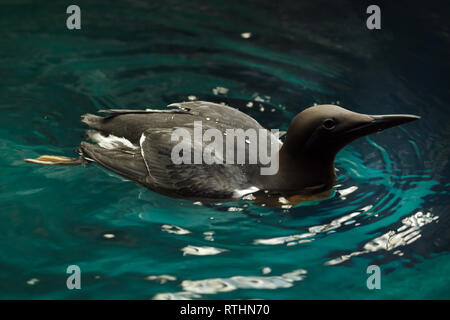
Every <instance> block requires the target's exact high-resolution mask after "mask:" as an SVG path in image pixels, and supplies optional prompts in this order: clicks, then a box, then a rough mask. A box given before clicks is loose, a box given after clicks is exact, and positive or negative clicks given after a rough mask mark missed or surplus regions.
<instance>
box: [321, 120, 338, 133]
mask: <svg viewBox="0 0 450 320" xmlns="http://www.w3.org/2000/svg"><path fill="white" fill-rule="evenodd" d="M322 126H323V127H324V128H325V129H327V130H333V129H334V127H335V126H336V123H335V122H334V120H333V119H326V120H325V121H324V122H323V123H322Z"/></svg>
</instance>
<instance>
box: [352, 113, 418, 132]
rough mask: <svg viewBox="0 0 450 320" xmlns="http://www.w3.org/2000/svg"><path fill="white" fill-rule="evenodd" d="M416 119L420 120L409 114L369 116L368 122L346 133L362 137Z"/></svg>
mask: <svg viewBox="0 0 450 320" xmlns="http://www.w3.org/2000/svg"><path fill="white" fill-rule="evenodd" d="M418 119H420V117H419V116H415V115H411V114H387V115H370V116H369V119H368V121H365V123H363V124H360V125H358V126H356V127H353V128H351V129H350V130H348V131H347V133H350V134H352V135H355V136H359V137H362V136H365V135H367V134H371V133H374V132H377V131H382V130H385V129H388V128H392V127H395V126H399V125H401V124H405V123H408V122H411V121H414V120H418Z"/></svg>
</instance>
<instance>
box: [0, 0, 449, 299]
mask: <svg viewBox="0 0 450 320" xmlns="http://www.w3.org/2000/svg"><path fill="white" fill-rule="evenodd" d="M330 2H331V1H327V2H324V1H314V2H306V1H255V0H254V1H246V2H245V3H244V2H243V1H234V0H233V1H215V0H214V1H192V0H191V1H164V2H162V1H148V2H147V1H121V2H118V3H114V4H112V3H110V2H109V1H96V2H95V3H96V4H93V1H77V4H78V5H79V6H80V7H81V11H82V29H81V30H79V31H69V30H67V29H66V26H65V19H66V16H67V15H66V13H65V11H66V7H67V5H68V4H69V3H64V2H63V1H59V2H56V3H52V4H51V3H50V2H45V1H41V2H32V1H25V0H23V1H6V2H5V1H2V4H1V10H0V17H1V18H0V48H1V49H0V75H1V78H0V97H1V99H0V111H1V117H0V155H1V157H0V168H1V175H0V179H1V180H0V188H1V189H0V191H1V193H0V209H1V210H0V219H1V223H0V249H1V251H0V298H26V299H28V298H32V299H53V298H56V299H65V298H106V299H115V298H138V299H150V298H182V297H184V298H194V299H195V298H203V299H210V298H212V299H215V298H219V299H221V298H229V299H236V298H263V299H309V298H327V299H328V298H330V299H333V298H339V299H372V298H375V299H379V298H388V299H390V298H395V299H405V298H413V299H414V298H427V299H429V298H437V299H439V298H447V299H448V298H450V290H449V284H450V256H449V255H448V252H449V244H450V241H449V240H450V233H449V227H450V218H449V208H450V205H449V204H450V203H449V186H450V184H449V177H450V170H449V162H448V159H449V156H450V148H449V138H450V115H449V108H448V105H447V103H448V102H449V98H450V90H449V83H450V61H449V57H450V49H449V48H450V34H449V22H448V12H449V11H448V9H449V8H448V5H446V2H444V1H442V2H429V1H427V3H426V4H424V3H419V4H414V3H411V2H407V3H406V2H405V3H400V2H395V4H394V3H392V1H391V3H390V4H383V3H381V4H380V6H381V9H382V30H380V31H369V30H368V29H367V28H366V27H365V19H366V17H367V15H366V14H365V9H366V7H367V5H368V4H370V3H364V2H361V3H359V2H349V1H342V2H340V3H339V4H338V3H334V4H331V3H330ZM275 3H276V4H275ZM243 33H244V35H242V34H243ZM245 33H251V34H249V35H246V34H245ZM248 36H249V37H248ZM222 88H226V89H222ZM188 99H202V100H209V101H216V102H226V103H228V104H230V105H232V106H235V107H237V108H240V109H241V110H243V111H244V112H246V113H248V114H250V115H252V116H253V117H255V118H256V119H257V120H258V121H260V123H262V124H263V125H264V126H266V127H268V128H279V129H281V130H283V129H286V128H287V126H288V124H289V121H290V119H291V118H292V116H293V115H295V114H296V113H298V112H299V111H301V110H302V109H303V108H305V107H307V106H310V105H313V104H314V103H318V104H322V103H336V104H339V105H341V106H344V107H346V108H349V109H351V110H354V111H358V112H363V113H369V114H374V113H378V114H382V113H412V114H417V115H420V116H422V120H420V121H416V122H414V123H411V124H408V125H406V126H404V127H400V128H394V129H391V130H389V131H385V132H382V133H379V134H376V135H372V136H370V137H369V138H364V139H360V140H359V141H356V142H354V143H353V144H352V145H350V146H348V147H346V148H345V149H344V150H343V151H342V152H341V153H339V155H338V157H337V163H336V165H337V168H338V169H339V179H338V181H337V184H338V186H337V188H336V190H337V191H336V193H335V194H334V195H333V196H332V197H331V198H329V199H327V200H323V201H321V202H319V203H306V204H304V205H301V206H299V207H296V208H280V209H269V208H265V207H258V206H255V205H253V204H252V203H250V202H248V201H240V202H235V203H222V204H212V205H203V204H201V203H193V202H191V201H185V200H175V199H171V198H167V197H164V196H161V195H158V194H155V193H153V192H151V191H149V190H146V189H144V188H141V187H139V186H137V185H135V184H134V183H132V182H129V181H124V180H123V179H121V178H119V177H117V176H115V175H114V174H112V173H110V172H108V171H106V170H104V169H102V168H100V167H99V166H95V165H90V166H86V167H46V166H42V167H41V166H35V165H31V164H27V163H24V162H23V161H22V159H23V158H26V157H37V156H39V155H41V154H57V155H66V156H74V155H75V153H74V152H75V150H76V148H77V146H78V144H79V142H80V140H81V139H82V138H83V136H84V130H85V128H84V127H83V125H81V123H80V122H79V120H80V118H79V116H80V115H81V114H83V113H87V112H91V113H93V112H95V111H96V110H98V109H101V108H104V107H119V108H121V107H122V108H144V107H161V108H162V107H164V106H165V105H167V104H169V103H173V102H177V101H185V100H188ZM249 102H253V106H252V107H247V105H248V104H249ZM72 264H76V265H78V266H80V268H81V272H82V289H81V290H73V291H70V290H68V289H67V288H66V278H67V276H68V275H67V274H66V268H67V266H68V265H72ZM371 264H376V265H379V266H380V268H381V270H382V278H381V279H382V280H381V285H382V288H381V290H368V289H367V287H366V279H367V277H368V274H367V273H366V268H367V266H368V265H371Z"/></svg>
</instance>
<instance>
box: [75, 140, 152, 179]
mask: <svg viewBox="0 0 450 320" xmlns="http://www.w3.org/2000/svg"><path fill="white" fill-rule="evenodd" d="M79 152H80V153H81V155H82V156H83V158H85V159H86V160H88V161H93V162H96V163H98V164H100V165H101V166H103V167H105V168H106V169H109V170H111V171H113V172H115V173H117V174H119V175H121V176H123V177H125V178H127V179H130V180H132V181H135V182H137V183H140V184H144V183H145V180H146V178H147V175H148V171H147V167H146V165H145V162H144V159H143V158H142V154H141V152H140V149H130V148H114V149H106V148H102V147H100V146H98V145H94V144H90V143H87V142H84V141H83V142H81V144H80V148H79Z"/></svg>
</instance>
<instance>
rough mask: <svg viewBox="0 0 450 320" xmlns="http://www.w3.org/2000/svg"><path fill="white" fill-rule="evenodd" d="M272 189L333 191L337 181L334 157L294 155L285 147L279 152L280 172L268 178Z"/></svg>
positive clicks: (310, 154)
mask: <svg viewBox="0 0 450 320" xmlns="http://www.w3.org/2000/svg"><path fill="white" fill-rule="evenodd" d="M267 181H268V183H269V184H270V185H271V186H270V187H271V189H277V190H290V191H301V190H306V191H308V190H311V191H314V190H317V191H323V190H328V189H331V188H332V187H333V185H334V183H335V181H336V172H335V167H334V155H333V154H330V155H327V154H317V153H316V154H314V153H313V152H311V153H310V152H301V153H297V154H295V153H292V152H290V151H289V150H288V149H287V148H286V147H285V145H283V146H282V147H281V149H280V151H279V170H278V172H277V173H276V174H275V175H273V176H268V179H267Z"/></svg>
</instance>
